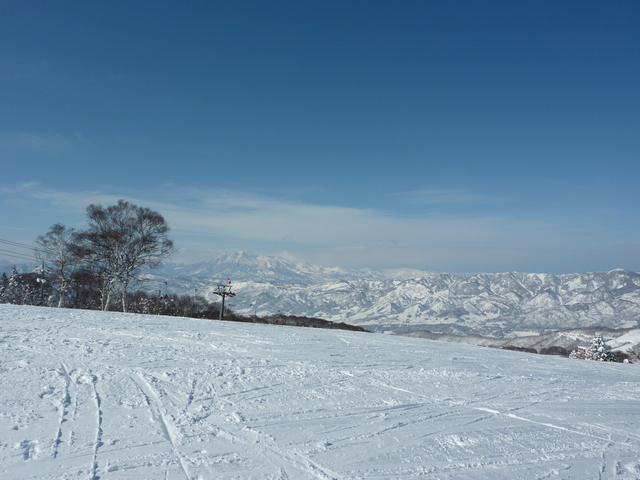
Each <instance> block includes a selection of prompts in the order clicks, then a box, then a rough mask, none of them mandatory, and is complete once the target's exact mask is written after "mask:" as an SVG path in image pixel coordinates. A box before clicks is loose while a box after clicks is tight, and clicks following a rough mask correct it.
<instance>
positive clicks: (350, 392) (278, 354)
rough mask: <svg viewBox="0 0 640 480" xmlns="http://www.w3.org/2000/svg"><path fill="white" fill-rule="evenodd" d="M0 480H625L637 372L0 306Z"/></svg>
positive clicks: (638, 400) (630, 467)
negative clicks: (250, 479)
mask: <svg viewBox="0 0 640 480" xmlns="http://www.w3.org/2000/svg"><path fill="white" fill-rule="evenodd" d="M0 354H1V357H0V358H1V359H2V363H1V365H0V432H2V433H1V435H0V478H2V479H3V480H13V479H20V480H26V479H60V478H64V479H82V480H87V479H89V480H97V479H98V478H100V479H101V480H111V479H132V478H144V479H156V478H158V479H167V480H173V479H179V480H186V479H201V480H204V479H214V478H215V479H232V478H233V479H240V478H242V479H245V478H255V479H267V478H272V479H275V478H289V479H325V480H326V479H340V480H346V479H364V478H389V479H391V478H409V477H411V478H425V479H476V480H479V479H490V480H500V479H509V480H511V479H533V478H564V479H580V480H584V479H613V478H615V479H629V480H630V479H638V478H640V434H639V433H638V432H640V417H639V416H638V411H640V370H639V368H640V366H639V365H624V364H605V363H598V362H588V361H579V360H569V359H564V358H557V357H546V356H537V355H530V354H523V353H518V352H509V351H502V350H494V349H486V348H481V347H474V346H469V345H457V344H450V343H444V342H431V341H428V340H422V339H412V338H405V337H399V336H389V335H379V334H366V333H356V332H346V331H335V330H317V329H304V328H295V327H282V326H272V325H257V324H239V323H227V322H215V321H207V320H197V319H182V318H175V317H150V316H143V315H131V314H118V313H103V312H95V311H79V310H59V309H46V308H37V307H20V306H11V305H0Z"/></svg>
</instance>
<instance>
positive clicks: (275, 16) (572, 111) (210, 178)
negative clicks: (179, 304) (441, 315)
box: [0, 0, 640, 273]
mask: <svg viewBox="0 0 640 480" xmlns="http://www.w3.org/2000/svg"><path fill="white" fill-rule="evenodd" d="M638 25H640V3H638V2H636V1H631V0H629V1H616V2H605V1H580V2H577V1H536V2H528V1H526V2H513V1H487V2H480V1H451V2H435V1H434V2H430V1H403V2H392V1H385V2H381V1H374V0H367V1H328V0H322V1H304V2H302V1H269V2H266V1H242V0H240V1H224V2H216V1H206V2H205V1H203V2H199V1H191V2H178V1H175V2H167V1H137V2H106V1H104V2H86V1H77V2H71V1H57V2H50V1H29V0H23V1H5V2H2V3H0V162H1V164H2V168H1V170H0V171H1V173H0V239H4V240H9V241H14V242H20V243H27V244H31V243H33V240H34V239H35V237H36V236H37V235H39V234H42V233H45V232H46V231H47V229H48V228H49V226H51V225H52V224H54V223H58V222H61V223H65V224H66V225H69V226H72V227H76V228H82V227H83V225H84V222H85V207H86V206H87V205H89V204H90V203H97V202H99V203H103V204H112V203H115V202H116V201H117V200H118V199H119V198H125V199H128V200H131V201H134V202H135V203H137V204H138V205H141V206H146V207H150V208H154V209H156V210H158V211H159V212H160V213H162V214H163V215H164V216H165V218H166V219H167V220H168V222H169V224H170V226H171V227H172V237H173V238H174V240H175V242H176V244H177V246H178V247H179V251H178V252H177V253H176V255H175V257H174V259H175V260H181V261H198V260H207V259H211V258H213V257H215V256H217V255H218V254H220V253H222V252H225V251H233V250H238V249H243V250H247V251H250V252H254V253H261V254H281V253H283V252H288V253H291V254H293V255H295V256H298V257H300V258H304V259H307V260H309V261H312V262H315V263H318V264H321V265H324V266H342V267H348V268H395V267H412V268H419V269H424V270H434V271H447V272H478V271H486V272H498V271H513V270H518V271H528V272H546V273H570V272H584V271H596V270H609V269H612V268H617V267H621V268H627V269H631V270H635V271H640V256H639V255H638V252H639V251H640V249H639V247H640V222H639V220H638V213H639V212H640V189H639V188H638V187H639V179H640V28H639V27H638ZM1 253H2V252H0V258H1V257H2V255H1Z"/></svg>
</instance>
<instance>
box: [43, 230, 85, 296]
mask: <svg viewBox="0 0 640 480" xmlns="http://www.w3.org/2000/svg"><path fill="white" fill-rule="evenodd" d="M74 235H75V231H74V229H73V228H67V227H65V226H64V225H63V224H61V223H56V224H55V225H54V226H52V227H51V228H50V229H49V231H48V232H47V233H46V234H44V235H39V236H38V238H36V243H37V244H38V247H37V248H36V257H37V258H38V260H40V261H41V262H44V263H47V264H48V265H49V266H50V268H51V269H52V273H53V275H54V277H55V278H56V279H57V280H58V281H59V282H60V289H59V298H58V308H60V307H62V306H64V301H65V296H66V293H67V290H68V288H69V284H70V279H71V275H72V273H73V271H74V270H75V268H76V267H77V265H78V261H79V259H78V256H77V255H76V254H75V251H74V248H73V241H74V240H73V239H74ZM42 273H43V275H44V272H42Z"/></svg>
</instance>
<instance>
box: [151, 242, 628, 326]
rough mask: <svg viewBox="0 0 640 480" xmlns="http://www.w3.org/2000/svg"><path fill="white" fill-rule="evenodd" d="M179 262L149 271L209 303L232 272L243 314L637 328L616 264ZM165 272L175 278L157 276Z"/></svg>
mask: <svg viewBox="0 0 640 480" xmlns="http://www.w3.org/2000/svg"><path fill="white" fill-rule="evenodd" d="M205 267H206V268H205ZM181 268H182V269H181V270H179V269H176V268H168V269H165V270H164V271H162V272H157V273H158V274H159V275H156V274H155V273H154V274H153V275H150V277H152V278H156V279H158V281H167V284H168V286H169V289H170V290H173V291H176V292H178V293H188V292H189V291H191V292H193V291H194V290H195V289H197V290H196V291H197V292H198V293H199V294H200V295H204V296H205V297H206V298H208V299H209V300H212V301H216V300H217V297H216V296H215V295H214V294H213V290H214V289H215V284H216V282H220V281H224V280H226V278H231V279H232V281H233V288H234V291H235V292H236V293H237V294H238V295H237V297H236V298H235V299H234V302H235V304H234V305H235V306H234V307H233V308H234V310H235V311H237V312H238V313H240V314H245V315H251V314H257V315H270V314H276V313H279V312H281V313H282V314H287V315H296V316H308V317H320V318H324V319H327V320H331V321H340V322H345V323H349V324H352V325H358V326H362V327H364V328H367V329H370V330H374V331H392V332H395V333H402V332H410V331H414V330H430V331H434V332H440V333H447V334H479V335H490V336H495V337H514V336H518V335H520V332H534V333H545V332H549V331H555V330H566V329H571V328H583V327H592V326H602V327H608V328H637V327H638V326H640V322H639V319H640V274H638V273H636V272H632V271H629V270H624V269H614V270H610V271H608V272H590V273H575V274H563V275H553V274H545V273H521V272H505V273H477V274H449V273H433V272H422V271H415V270H405V271H403V270H400V271H377V272H376V271H372V270H367V271H350V270H343V269H326V268H324V267H319V266H315V265H312V264H309V263H307V262H303V261H295V260H291V259H283V258H281V257H261V256H257V255H251V254H247V253H245V252H237V253H236V254H230V255H227V256H221V257H218V258H217V259H214V260H213V261H210V262H203V263H202V264H197V265H193V266H182V267H181ZM215 273H217V275H215ZM166 274H173V276H168V277H166V280H159V279H160V278H162V275H166ZM176 274H178V275H176Z"/></svg>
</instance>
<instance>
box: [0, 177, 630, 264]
mask: <svg viewBox="0 0 640 480" xmlns="http://www.w3.org/2000/svg"><path fill="white" fill-rule="evenodd" d="M119 198H124V199H126V200H129V201H132V202H134V203H136V204H138V205H140V206H145V207H149V208H152V209H154V210H157V211H159V212H160V213H162V214H163V215H164V217H165V218H166V219H167V221H168V223H169V225H170V226H171V228H172V232H173V236H174V238H175V239H176V243H177V245H178V246H179V247H181V248H182V250H181V252H180V253H179V254H178V256H177V258H178V259H180V258H181V256H182V257H183V259H185V260H190V261H191V260H194V261H195V260H201V259H206V258H210V257H211V256H212V255H213V253H212V252H217V251H222V250H229V249H232V250H233V249H237V248H245V249H246V248H249V249H253V250H255V251H258V252H260V253H270V254H273V253H276V252H282V251H289V252H293V253H295V254H298V255H300V256H302V257H304V258H307V259H310V260H312V261H317V262H319V263H321V264H323V265H327V266H348V267H366V266H368V267H372V268H377V267H398V266H407V267H418V268H430V269H434V270H449V271H479V270H485V271H497V270H529V271H557V270H558V269H555V270H554V269H552V268H550V265H557V266H560V265H565V264H570V263H571V261H575V262H576V265H577V261H578V259H579V258H580V259H581V260H584V259H585V258H586V257H588V255H592V254H593V252H604V251H605V250H606V251H609V252H610V250H611V246H612V245H616V243H619V242H620V241H621V238H622V237H620V236H619V235H616V233H615V232H607V233H603V231H605V230H604V229H599V228H598V226H597V224H598V219H593V218H592V219H584V218H583V219H580V218H576V217H574V218H561V217H551V216H547V217H524V218H515V217H513V216H508V215H506V214H505V215H494V216H486V215H485V216H481V215H478V216H465V217H462V216H455V215H435V216H434V215H430V216H428V217H423V218H406V217H404V216H401V215H397V216H396V215H394V214H392V213H389V212H382V211H378V210H374V209H361V208H350V207H343V206H335V205H315V204H309V203H305V202H300V201H291V200H286V199H279V198H275V197H267V196H262V195H256V194H252V193H247V192H241V191H232V190H204V189H200V188H178V187H174V188H168V189H163V190H162V191H160V190H158V191H149V192H145V193H139V194H133V195H126V194H125V195H118V194H113V193H105V192H99V191H80V192H65V191H57V190H53V189H47V188H44V187H42V186H41V185H39V184H37V183H29V184H23V185H19V186H17V187H14V188H8V187H4V188H1V189H0V202H2V204H3V205H5V206H6V205H8V204H9V203H10V202H13V203H12V205H13V208H14V211H20V210H22V212H23V216H24V217H25V218H31V219H32V220H31V221H34V220H33V218H34V217H37V218H39V220H38V222H39V223H40V226H39V228H40V230H41V231H40V232H38V233H42V232H44V231H46V229H47V228H48V227H49V226H50V225H51V224H53V223H56V222H61V223H67V224H69V225H77V224H78V223H83V221H84V211H85V208H86V206H87V205H89V204H90V203H101V204H103V205H108V204H114V203H115V202H117V200H118V199H119ZM34 212H39V215H38V216H35V215H34ZM1 216H2V214H0V220H2V218H1ZM14 222H15V221H14ZM5 223H6V224H7V225H9V224H10V222H9V223H7V222H5ZM627 234H628V232H627ZM637 234H638V232H635V233H634V235H636V237H637ZM619 237H620V238H619ZM622 240H624V242H628V240H629V239H628V235H627V236H626V237H624V239H622ZM527 265H529V266H528V267H527ZM536 266H537V267H536ZM615 266H624V267H626V268H633V267H631V266H630V265H615ZM576 268H578V267H576ZM611 268H613V266H612V267H611Z"/></svg>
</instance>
